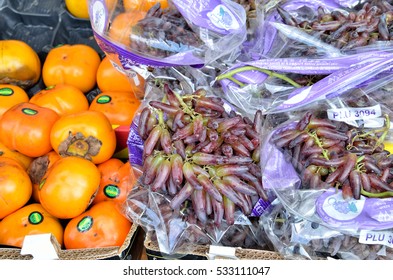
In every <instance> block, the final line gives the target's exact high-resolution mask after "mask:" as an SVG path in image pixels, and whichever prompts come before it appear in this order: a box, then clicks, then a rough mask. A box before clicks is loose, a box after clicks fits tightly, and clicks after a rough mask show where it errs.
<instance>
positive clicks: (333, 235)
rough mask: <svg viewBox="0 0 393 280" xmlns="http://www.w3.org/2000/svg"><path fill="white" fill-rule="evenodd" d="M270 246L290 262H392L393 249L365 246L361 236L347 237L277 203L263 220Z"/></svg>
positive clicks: (372, 245)
mask: <svg viewBox="0 0 393 280" xmlns="http://www.w3.org/2000/svg"><path fill="white" fill-rule="evenodd" d="M259 223H260V226H261V227H263V228H264V230H265V234H266V235H267V237H268V240H269V241H268V243H269V245H270V246H272V247H273V248H272V249H273V250H276V251H278V252H280V253H281V254H282V255H283V256H284V257H285V258H287V259H312V260H320V259H326V258H329V257H330V258H335V259H343V260H391V259H392V258H393V254H392V253H393V250H392V248H391V247H389V246H385V245H381V244H365V243H361V242H360V241H359V235H358V234H346V233H343V232H340V230H335V229H331V228H328V227H325V226H323V225H321V224H319V223H317V222H311V221H309V220H306V219H302V218H301V217H299V216H296V215H292V214H291V213H289V212H288V211H286V210H285V208H284V207H283V205H282V204H281V203H280V202H279V201H278V200H277V201H274V202H273V203H272V205H271V208H269V209H268V211H266V212H265V213H264V214H263V215H262V216H261V217H260V221H259Z"/></svg>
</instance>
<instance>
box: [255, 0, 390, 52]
mask: <svg viewBox="0 0 393 280" xmlns="http://www.w3.org/2000/svg"><path fill="white" fill-rule="evenodd" d="M392 10H393V7H392V6H391V4H390V3H389V2H388V1H361V2H360V1H331V0H330V1H316V0H315V1H298V0H293V1H281V2H279V3H277V4H276V5H274V6H273V7H270V9H269V10H268V11H266V22H265V23H264V29H265V31H264V35H263V39H261V41H262V42H263V43H262V44H261V45H257V46H255V49H254V53H255V55H256V54H257V53H258V52H259V53H260V55H261V57H270V58H273V57H304V56H309V57H321V56H342V55H346V53H347V52H348V51H351V50H356V49H362V48H364V47H367V49H370V48H371V49H372V50H378V49H386V48H391V42H390V40H391V38H390V34H389V28H390V25H391V18H390V17H391V12H392Z"/></svg>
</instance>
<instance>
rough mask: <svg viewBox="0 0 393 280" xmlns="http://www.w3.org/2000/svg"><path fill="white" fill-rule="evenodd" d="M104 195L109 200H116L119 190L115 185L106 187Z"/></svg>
mask: <svg viewBox="0 0 393 280" xmlns="http://www.w3.org/2000/svg"><path fill="white" fill-rule="evenodd" d="M104 194H105V195H106V196H107V197H109V198H116V197H118V196H119V195H120V189H119V187H118V186H116V185H107V186H105V188H104Z"/></svg>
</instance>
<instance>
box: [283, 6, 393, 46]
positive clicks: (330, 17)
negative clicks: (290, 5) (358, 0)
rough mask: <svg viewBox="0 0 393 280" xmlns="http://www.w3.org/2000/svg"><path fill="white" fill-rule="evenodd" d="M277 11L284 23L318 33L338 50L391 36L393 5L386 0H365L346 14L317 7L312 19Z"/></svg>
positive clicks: (387, 38)
mask: <svg viewBox="0 0 393 280" xmlns="http://www.w3.org/2000/svg"><path fill="white" fill-rule="evenodd" d="M277 12H278V13H279V15H280V16H281V18H282V20H283V22H284V23H285V24H288V25H291V26H296V27H299V28H302V29H303V30H304V31H306V32H308V33H311V34H318V35H319V36H320V38H321V40H323V41H324V42H327V43H329V44H332V45H333V46H335V47H336V48H339V49H353V48H355V47H360V46H366V45H370V44H374V43H375V42H377V41H390V40H391V39H392V35H391V28H392V26H393V6H392V5H391V4H389V2H388V1H385V0H382V1H381V0H378V1H367V2H365V3H364V4H363V5H362V6H361V7H360V9H358V10H356V11H355V10H354V11H351V12H348V13H344V12H341V11H339V10H334V11H331V12H328V11H326V10H325V9H324V8H323V7H319V8H318V10H317V16H316V17H315V18H313V19H312V20H304V19H301V20H300V19H296V18H295V17H294V16H293V15H291V14H290V13H289V12H287V11H285V10H284V9H283V8H281V7H278V8H277Z"/></svg>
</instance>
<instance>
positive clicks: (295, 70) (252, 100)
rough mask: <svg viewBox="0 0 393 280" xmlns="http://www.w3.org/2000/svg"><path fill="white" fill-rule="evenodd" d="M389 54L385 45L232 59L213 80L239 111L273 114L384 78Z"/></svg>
mask: <svg viewBox="0 0 393 280" xmlns="http://www.w3.org/2000/svg"><path fill="white" fill-rule="evenodd" d="M392 59H393V55H392V53H391V52H386V51H373V52H365V53H357V54H352V55H348V56H346V57H338V58H328V57H327V58H319V59H315V58H300V57H299V58H272V59H261V60H256V61H250V62H242V63H238V64H236V65H235V66H233V67H231V68H230V69H228V70H226V71H223V72H222V73H221V74H219V75H218V76H217V78H216V82H217V83H219V84H220V86H221V87H222V88H223V92H224V95H223V97H224V98H225V99H226V100H228V101H229V102H231V103H232V104H234V105H235V106H238V107H239V108H241V109H242V110H243V111H247V110H251V111H256V110H262V111H263V112H264V113H266V114H273V113H278V112H286V111H291V110H296V109H297V108H298V107H302V106H306V105H307V104H309V103H310V102H313V101H314V100H319V99H323V98H331V97H333V96H338V95H340V94H344V93H345V92H346V91H348V90H350V89H352V88H356V87H364V86H365V85H367V84H368V83H372V82H373V81H375V80H379V79H383V78H385V77H387V78H389V76H390V75H391V63H392Z"/></svg>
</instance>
